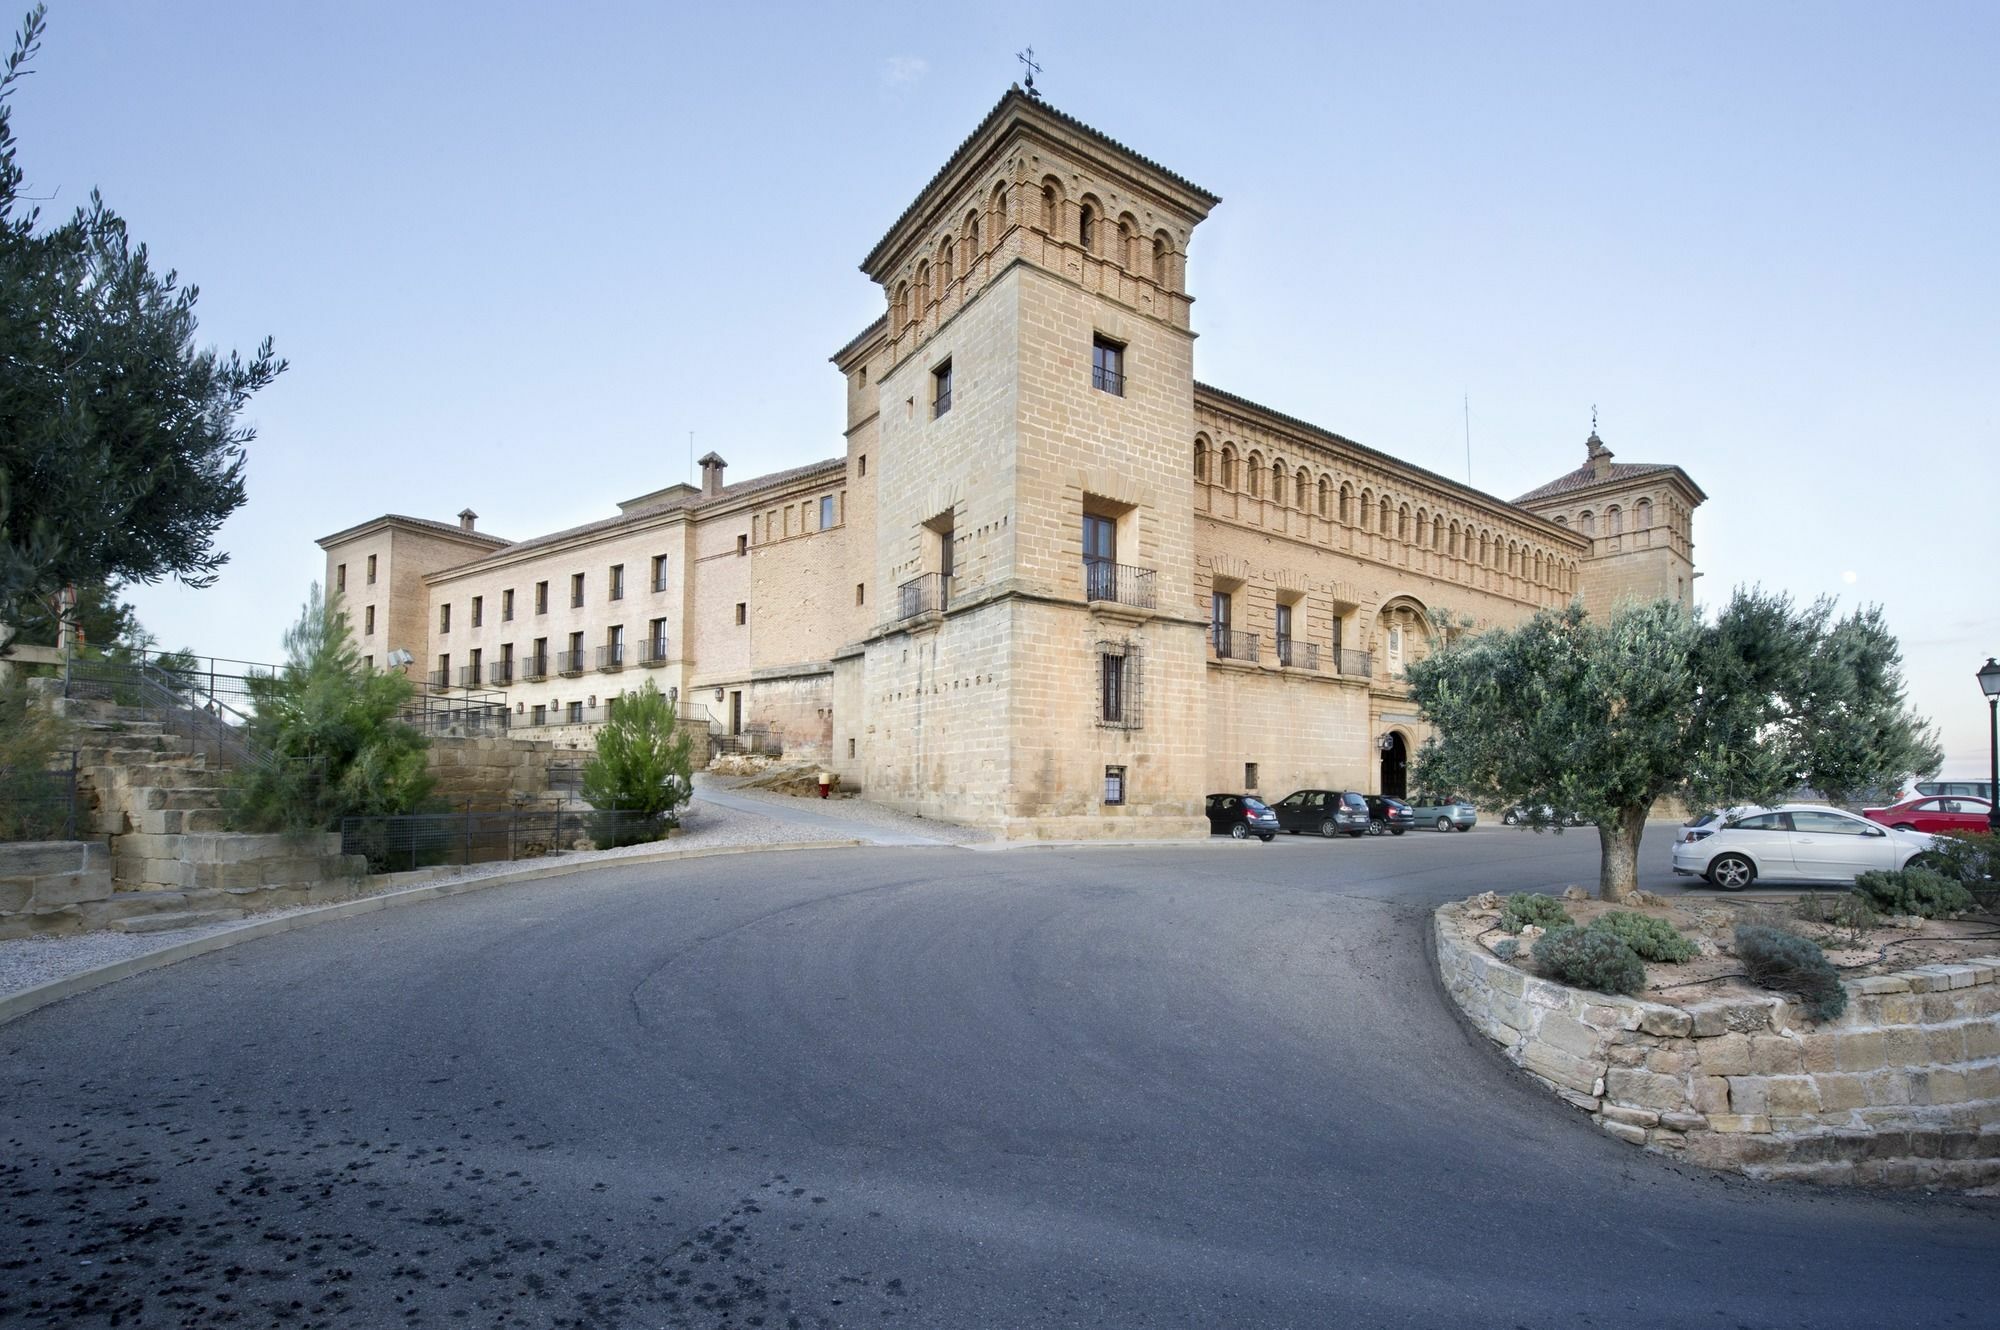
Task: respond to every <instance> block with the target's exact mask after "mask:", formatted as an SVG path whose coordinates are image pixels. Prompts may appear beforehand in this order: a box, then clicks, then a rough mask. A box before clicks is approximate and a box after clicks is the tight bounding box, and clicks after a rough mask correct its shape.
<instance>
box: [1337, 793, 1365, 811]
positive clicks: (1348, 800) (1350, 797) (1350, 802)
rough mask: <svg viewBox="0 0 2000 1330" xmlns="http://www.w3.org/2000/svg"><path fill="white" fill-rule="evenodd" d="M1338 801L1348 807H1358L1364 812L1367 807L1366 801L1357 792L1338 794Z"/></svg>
mask: <svg viewBox="0 0 2000 1330" xmlns="http://www.w3.org/2000/svg"><path fill="white" fill-rule="evenodd" d="M1340 801H1341V802H1342V803H1344V804H1346V805H1347V806H1348V807H1349V808H1359V809H1362V810H1363V811H1364V812H1365V811H1366V810H1367V808H1368V801H1367V800H1366V799H1364V798H1362V797H1361V796H1360V795H1358V794H1343V795H1341V796H1340Z"/></svg>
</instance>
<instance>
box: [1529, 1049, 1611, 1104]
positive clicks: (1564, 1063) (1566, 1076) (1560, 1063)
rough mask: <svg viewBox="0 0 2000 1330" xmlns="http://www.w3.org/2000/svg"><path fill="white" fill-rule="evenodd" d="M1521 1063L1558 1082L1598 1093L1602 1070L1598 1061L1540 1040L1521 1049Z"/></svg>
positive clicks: (1567, 1087) (1582, 1090)
mask: <svg viewBox="0 0 2000 1330" xmlns="http://www.w3.org/2000/svg"><path fill="white" fill-rule="evenodd" d="M1521 1065H1522V1066H1524V1067H1526V1068H1527V1069H1528V1070H1529V1071H1532V1072H1535V1073H1536V1074H1537V1075H1540V1076H1542V1077H1545V1078H1546V1079H1548V1080H1551V1081H1553V1082H1555V1083H1556V1084H1557V1085H1558V1086H1561V1087H1564V1088H1566V1089H1571V1090H1575V1091H1578V1092H1579V1093H1582V1094H1590V1095H1594V1094H1597V1093H1599V1090H1598V1083H1599V1081H1600V1080H1601V1079H1602V1077H1603V1074H1604V1064H1603V1063H1601V1062H1592V1061H1586V1060H1585V1059H1583V1058H1579V1057H1572V1056H1571V1055H1570V1054H1568V1053H1565V1052H1563V1051H1562V1050H1561V1049H1559V1048H1551V1047H1550V1046H1548V1045H1547V1044H1541V1043H1530V1044H1529V1045H1527V1047H1525V1048H1523V1049H1522V1050H1521Z"/></svg>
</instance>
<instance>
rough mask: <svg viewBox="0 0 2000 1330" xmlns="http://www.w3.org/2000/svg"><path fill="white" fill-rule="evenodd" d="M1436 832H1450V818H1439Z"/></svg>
mask: <svg viewBox="0 0 2000 1330" xmlns="http://www.w3.org/2000/svg"><path fill="white" fill-rule="evenodd" d="M1438 830H1439V831H1450V830H1451V819H1450V818H1448V817H1441V818H1439V819H1438Z"/></svg>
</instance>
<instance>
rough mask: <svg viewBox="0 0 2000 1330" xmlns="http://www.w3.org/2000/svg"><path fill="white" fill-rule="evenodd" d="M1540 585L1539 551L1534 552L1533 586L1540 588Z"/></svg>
mask: <svg viewBox="0 0 2000 1330" xmlns="http://www.w3.org/2000/svg"><path fill="white" fill-rule="evenodd" d="M1541 584H1542V552H1541V551H1540V550H1536V551H1535V585H1536V586H1540V585H1541Z"/></svg>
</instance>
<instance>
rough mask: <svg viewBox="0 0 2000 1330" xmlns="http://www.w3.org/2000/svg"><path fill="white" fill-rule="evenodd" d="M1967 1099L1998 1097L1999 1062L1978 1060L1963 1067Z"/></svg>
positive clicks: (1979, 1099) (1999, 1080) (1999, 1093)
mask: <svg viewBox="0 0 2000 1330" xmlns="http://www.w3.org/2000/svg"><path fill="white" fill-rule="evenodd" d="M1964 1075H1965V1097H1966V1099H1967V1100H1968V1101H1981V1100H1992V1099H2000V1062H1978V1063H1974V1064H1973V1065H1971V1066H1969V1067H1967V1068H1965V1072H1964Z"/></svg>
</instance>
